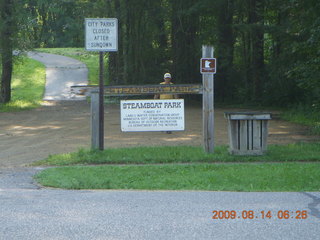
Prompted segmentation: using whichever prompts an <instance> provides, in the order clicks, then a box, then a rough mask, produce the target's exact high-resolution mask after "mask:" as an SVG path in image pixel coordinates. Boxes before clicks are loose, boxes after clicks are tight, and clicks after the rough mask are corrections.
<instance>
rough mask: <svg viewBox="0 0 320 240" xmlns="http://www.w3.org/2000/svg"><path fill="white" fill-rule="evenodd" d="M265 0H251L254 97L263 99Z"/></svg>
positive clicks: (255, 99)
mask: <svg viewBox="0 0 320 240" xmlns="http://www.w3.org/2000/svg"><path fill="white" fill-rule="evenodd" d="M263 15H264V0H250V7H249V23H250V24H251V36H250V39H251V44H252V45H251V68H250V69H251V78H252V93H253V94H252V97H253V100H254V101H259V100H261V97H262V89H263V88H262V83H263V77H264V28H263V25H264V17H263Z"/></svg>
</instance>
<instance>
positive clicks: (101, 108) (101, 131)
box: [99, 52, 104, 150]
mask: <svg viewBox="0 0 320 240" xmlns="http://www.w3.org/2000/svg"><path fill="white" fill-rule="evenodd" d="M103 55H104V54H103V52H100V54H99V68H100V73H99V150H104V78H103Z"/></svg>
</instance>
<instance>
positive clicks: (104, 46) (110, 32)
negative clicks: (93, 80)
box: [85, 18, 118, 150]
mask: <svg viewBox="0 0 320 240" xmlns="http://www.w3.org/2000/svg"><path fill="white" fill-rule="evenodd" d="M85 48H86V50H87V51H98V52H99V69H100V73H99V113H98V115H99V117H98V119H99V124H98V126H99V129H98V130H95V128H92V130H91V131H92V132H94V131H98V133H99V137H98V142H99V150H103V149H104V63H103V57H104V52H115V51H118V19H116V18H86V19H85Z"/></svg>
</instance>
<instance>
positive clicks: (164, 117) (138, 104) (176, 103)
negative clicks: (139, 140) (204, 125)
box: [120, 99, 185, 132]
mask: <svg viewBox="0 0 320 240" xmlns="http://www.w3.org/2000/svg"><path fill="white" fill-rule="evenodd" d="M120 108H121V130H122V131H123V132H147V131H183V130H184V128H185V124H184V100H183V99H172V100H170V99H165V100H153V99H150V100H122V101H121V103H120Z"/></svg>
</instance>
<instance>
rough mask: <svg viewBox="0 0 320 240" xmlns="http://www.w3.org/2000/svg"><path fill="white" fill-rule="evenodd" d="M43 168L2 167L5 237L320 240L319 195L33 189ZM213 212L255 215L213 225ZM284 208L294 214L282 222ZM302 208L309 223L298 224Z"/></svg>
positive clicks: (0, 232) (0, 215) (0, 208)
mask: <svg viewBox="0 0 320 240" xmlns="http://www.w3.org/2000/svg"><path fill="white" fill-rule="evenodd" d="M39 170H40V169H37V168H18V169H15V171H11V169H0V172H1V174H0V203H1V204H0V239H1V240H2V239H12V240H14V239H19V240H20V239H23V240H28V239H30V240H31V239H32V240H34V239H139V240H141V239H166V240H167V239H237V240H238V239H254V240H255V239H290V240H292V239H319V234H320V193H312V192H311V193H237V192H201V191H182V192H179V191H113V190H110V191H103V190H99V191H92V190H81V191H67V190H57V189H47V188H40V187H38V186H37V185H34V183H33V180H32V178H31V176H32V175H33V174H34V173H36V172H37V171H39ZM214 210H235V211H237V214H238V216H241V212H242V211H244V210H252V211H254V213H255V216H256V217H257V218H254V219H242V218H241V217H240V218H236V219H215V220H214V219H212V216H213V213H212V211H214ZM280 210H282V211H284V210H289V211H290V212H293V213H291V216H290V218H289V219H279V218H278V217H277V213H278V211H280ZM299 210H301V211H302V210H307V212H308V218H307V219H295V217H296V216H297V215H296V211H299ZM261 211H265V212H267V211H271V213H272V218H271V219H268V218H265V219H262V214H261ZM291 217H293V218H291Z"/></svg>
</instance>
